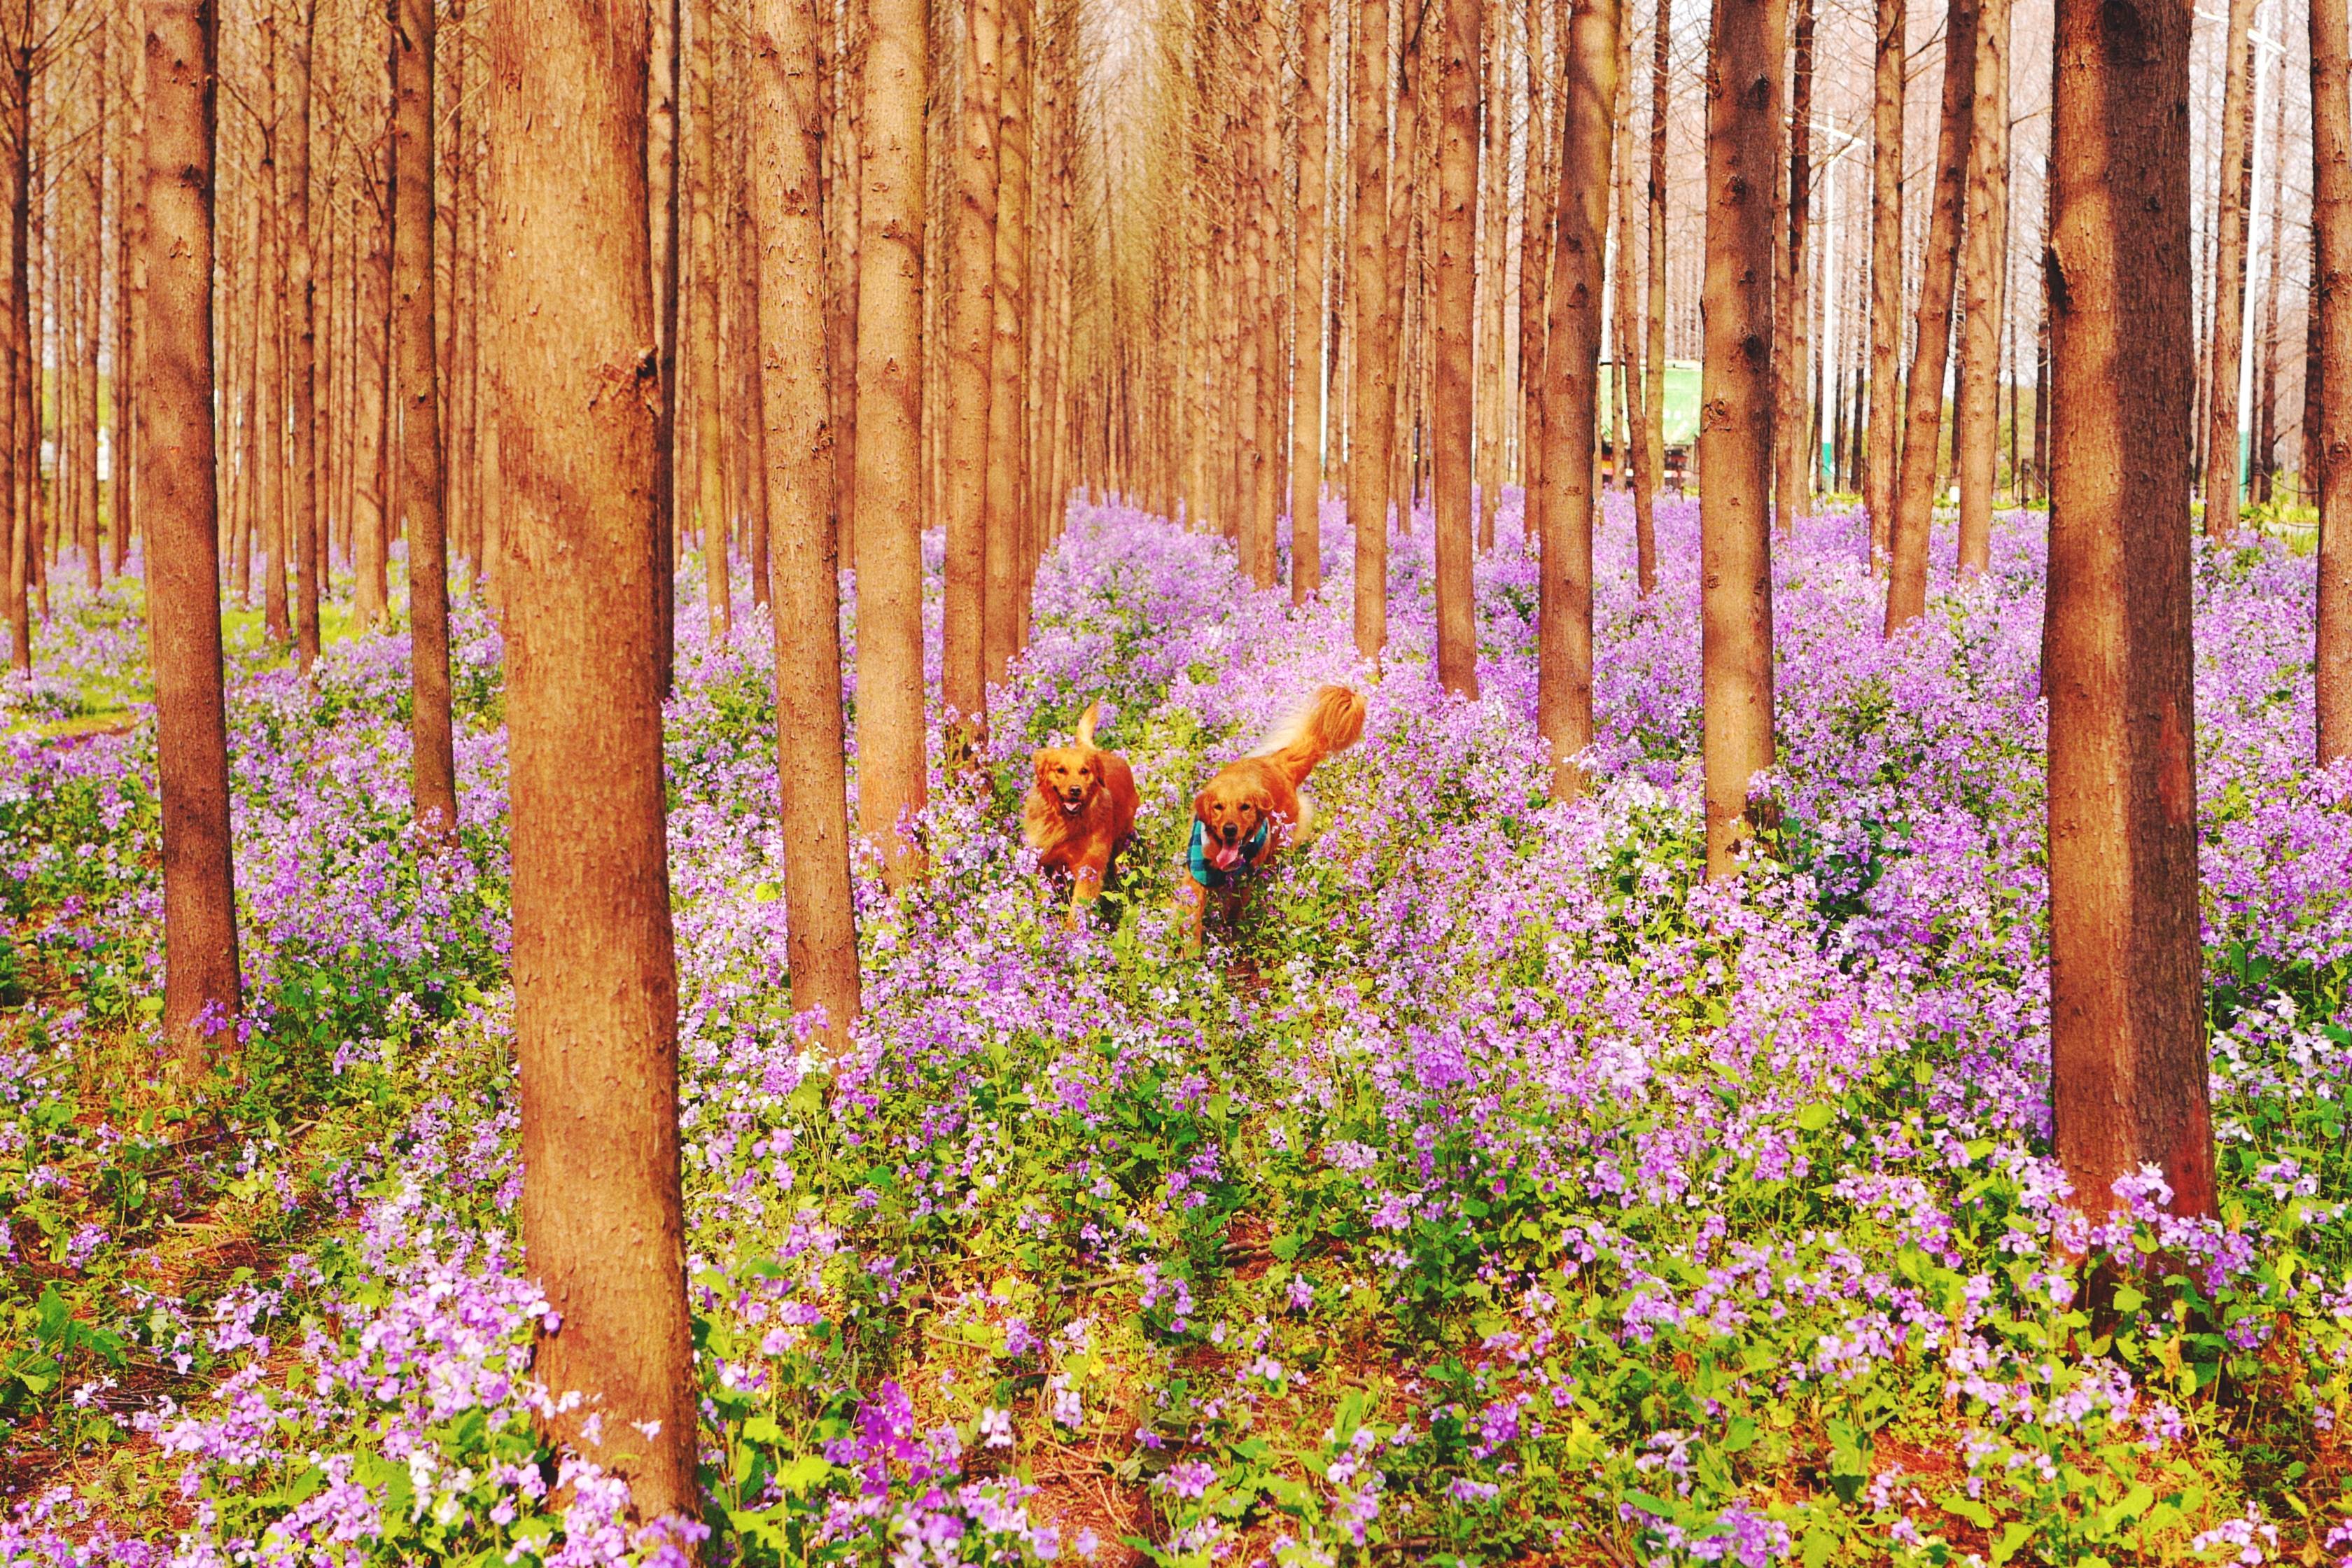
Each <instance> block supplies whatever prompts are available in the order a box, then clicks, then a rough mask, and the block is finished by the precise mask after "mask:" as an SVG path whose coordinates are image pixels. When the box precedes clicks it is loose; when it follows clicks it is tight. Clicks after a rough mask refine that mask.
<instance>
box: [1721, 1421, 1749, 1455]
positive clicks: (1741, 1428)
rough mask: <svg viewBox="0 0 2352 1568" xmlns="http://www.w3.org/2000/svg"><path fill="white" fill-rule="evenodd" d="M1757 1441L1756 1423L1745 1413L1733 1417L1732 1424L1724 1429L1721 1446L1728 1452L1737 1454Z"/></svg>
mask: <svg viewBox="0 0 2352 1568" xmlns="http://www.w3.org/2000/svg"><path fill="white" fill-rule="evenodd" d="M1755 1441H1756V1423H1755V1422H1753V1421H1750V1420H1749V1419H1748V1417H1747V1416H1745V1415H1735V1416H1733V1417H1732V1418H1731V1425H1730V1426H1728V1427H1727V1428H1726V1429H1725V1430H1724V1434H1723V1442H1722V1444H1721V1447H1722V1449H1723V1451H1724V1452H1725V1453H1727V1454H1737V1453H1738V1452H1740V1451H1741V1450H1742V1449H1745V1448H1747V1447H1748V1446H1749V1445H1751V1444H1753V1443H1754V1442H1755Z"/></svg>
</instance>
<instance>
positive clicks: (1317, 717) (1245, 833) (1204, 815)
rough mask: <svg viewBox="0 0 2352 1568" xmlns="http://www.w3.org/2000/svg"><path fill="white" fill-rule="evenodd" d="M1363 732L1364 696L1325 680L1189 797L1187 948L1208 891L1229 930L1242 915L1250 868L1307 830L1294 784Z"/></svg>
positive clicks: (1181, 889) (1184, 893)
mask: <svg viewBox="0 0 2352 1568" xmlns="http://www.w3.org/2000/svg"><path fill="white" fill-rule="evenodd" d="M1363 732H1364V700H1363V699H1362V698H1360V697H1359V696H1357V695H1356V694H1355V693H1354V692H1352V691H1350V690H1349V689H1347V688H1346V687H1344V686H1327V687H1325V688H1323V689H1321V690H1320V691H1318V692H1317V693H1316V694H1315V700H1313V701H1312V702H1310V703H1309V704H1308V705H1307V707H1306V708H1305V709H1304V710H1301V711H1300V712H1299V713H1297V715H1296V716H1294V717H1293V718H1292V719H1291V720H1290V721H1288V722H1287V723H1286V724H1284V725H1282V726H1281V727H1280V728H1279V729H1277V730H1276V731H1275V732H1274V733H1273V734H1272V735H1269V736H1268V737H1267V738H1266V739H1265V742H1264V743H1263V744H1261V745H1260V746H1259V747H1258V748H1257V750H1256V751H1255V752H1251V753H1250V754H1249V755H1248V756H1246V757H1243V758H1241V759H1239V760H1238V761H1235V762H1232V763H1226V764H1225V765H1224V766H1223V768H1221V769H1219V770H1218V772H1217V776H1216V777H1214V778H1213V779H1211V780H1210V781H1209V783H1208V785H1207V787H1206V788H1204V789H1202V791H1201V793H1200V794H1199V795H1196V796H1194V797H1193V801H1192V843H1191V845H1190V846H1189V847H1188V848H1187V849H1186V851H1185V857H1184V858H1185V868H1186V872H1187V875H1186V876H1185V878H1184V880H1183V881H1182V882H1181V884H1180V885H1179V886H1178V888H1177V894H1176V897H1177V902H1178V903H1179V904H1180V905H1181V907H1182V909H1183V910H1184V913H1185V916H1186V928H1187V929H1186V938H1187V943H1186V945H1187V951H1189V952H1200V950H1201V942H1202V931H1203V928H1204V926H1205V924H1206V922H1207V919H1208V905H1209V895H1210V894H1211V893H1214V894H1216V895H1217V896H1218V901H1219V902H1220V903H1221V904H1222V905H1223V910H1224V921H1225V924H1226V926H1227V927H1228V928H1229V929H1230V928H1231V927H1232V926H1233V925H1234V923H1235V922H1236V921H1239V920H1240V918H1241V910H1242V904H1243V902H1244V899H1245V898H1246V897H1247V894H1248V890H1249V883H1250V881H1252V880H1254V879H1255V874H1256V873H1258V872H1260V871H1263V870H1265V868H1267V867H1268V866H1270V865H1272V864H1273V863H1274V859H1275V857H1276V855H1277V854H1279V853H1280V852H1281V851H1282V850H1283V849H1284V848H1286V847H1289V846H1292V845H1296V844H1299V843H1303V842H1304V841H1305V839H1306V837H1307V835H1308V834H1309V833H1311V832H1312V831H1313V830H1314V826H1315V807H1314V804H1313V803H1312V802H1311V801H1309V800H1308V799H1307V796H1306V795H1305V794H1304V793H1303V792H1302V789H1301V786H1302V785H1304V784H1306V782H1307V774H1309V773H1313V772H1314V771H1315V765H1316V764H1317V763H1320V762H1321V761H1322V760H1323V759H1324V758H1325V757H1327V756H1328V755H1329V754H1330V753H1332V752H1338V751H1343V750H1345V749H1346V748H1348V747H1349V746H1352V745H1354V744H1355V743H1356V742H1357V740H1358V738H1359V737H1360V736H1361V735H1362V734H1363Z"/></svg>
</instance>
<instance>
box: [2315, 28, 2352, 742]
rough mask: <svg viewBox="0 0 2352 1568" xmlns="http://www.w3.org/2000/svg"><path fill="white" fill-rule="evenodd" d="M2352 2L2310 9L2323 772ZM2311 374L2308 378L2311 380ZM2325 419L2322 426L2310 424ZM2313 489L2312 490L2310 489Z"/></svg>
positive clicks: (2343, 698) (2350, 453)
mask: <svg viewBox="0 0 2352 1568" xmlns="http://www.w3.org/2000/svg"><path fill="white" fill-rule="evenodd" d="M2345 12H2346V5H2345V0H2311V189H2312V203H2311V235H2312V273H2313V279H2312V282H2313V287H2312V294H2313V303H2314V304H2315V305H2316V306H2317V314H2316V324H2315V328H2314V330H2313V333H2312V337H2313V347H2314V348H2315V350H2316V352H2315V353H2314V354H2313V355H2312V356H2311V360H2310V363H2311V365H2312V367H2313V368H2314V369H2316V370H2317V371H2318V373H2319V374H2318V375H2317V376H2315V377H2313V378H2312V380H2313V381H2314V382H2315V386H2313V387H2311V388H2309V389H2307V392H2306V397H2305V403H2306V410H2305V412H2306V420H2305V428H2306V429H2309V430H2314V432H2315V434H2316V435H2317V437H2318V440H2317V442H2316V444H2315V445H2314V444H2311V443H2306V445H2305V453H2304V459H2303V463H2304V467H2305V468H2306V469H2309V468H2317V469H2318V485H2317V488H2318V491H2319V611H2318V617H2317V625H2316V628H2315V653H2316V660H2317V667H2318V680H2317V685H2318V692H2317V706H2318V740H2319V762H2320V765H2321V766H2323V767H2325V766H2326V765H2327V764H2329V763H2334V762H2336V761H2337V760H2339V759H2340V758H2342V757H2344V756H2346V755H2347V754H2352V396H2347V394H2346V389H2347V388H2352V44H2347V39H2346V37H2345V31H2346V16H2345ZM2306 374H2308V373H2306ZM2311 414H2316V416H2317V418H2316V419H2315V420H2313V419H2311V418H2309V417H2308V416H2310V415H2311ZM2304 483H2305V487H2306V488H2309V487H2310V486H2311V483H2312V481H2311V480H2309V479H2305V481H2304Z"/></svg>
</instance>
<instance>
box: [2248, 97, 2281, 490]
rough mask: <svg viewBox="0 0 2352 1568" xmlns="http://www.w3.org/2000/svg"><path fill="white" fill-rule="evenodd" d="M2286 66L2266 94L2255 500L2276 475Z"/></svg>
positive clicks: (2274, 484) (2273, 486) (2269, 487)
mask: <svg viewBox="0 0 2352 1568" xmlns="http://www.w3.org/2000/svg"><path fill="white" fill-rule="evenodd" d="M2285 199H2286V68H2285V67H2284V65H2282V66H2281V67H2280V68H2279V86H2278V90H2277V91H2276V92H2274V93H2273V94H2272V95H2271V203H2270V213H2271V254H2270V268H2269V270H2268V271H2266V272H2265V273H2264V274H2263V317H2262V340H2261V344H2260V347H2259V349H2258V351H2257V352H2258V353H2259V355H2260V357H2259V359H2258V360H2257V362H2256V363H2257V364H2258V366H2259V375H2258V383H2257V384H2258V393H2259V399H2260V401H2259V402H2258V404H2257V405H2256V412H2255V416H2254V451H2253V465H2252V467H2253V472H2252V483H2253V487H2254V497H2253V499H2254V500H2257V501H2270V500H2274V499H2275V497H2276V493H2277V489H2278V486H2277V476H2278V460H2277V452H2278V368H2279V367H2278V346H2279V338H2278V307H2279V275H2280V274H2281V273H2282V272H2284V271H2285V270H2286V268H2285V267H2284V265H2282V263H2284V261H2285V259H2286V207H2285V205H2284V202H2285Z"/></svg>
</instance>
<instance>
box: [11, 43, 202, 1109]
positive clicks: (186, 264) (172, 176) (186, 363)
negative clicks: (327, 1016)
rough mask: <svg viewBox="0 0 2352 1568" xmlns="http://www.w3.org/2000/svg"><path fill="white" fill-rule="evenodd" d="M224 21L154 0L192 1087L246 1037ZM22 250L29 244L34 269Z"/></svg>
mask: <svg viewBox="0 0 2352 1568" xmlns="http://www.w3.org/2000/svg"><path fill="white" fill-rule="evenodd" d="M216 26H217V19H216V16H215V12H214V11H213V9H212V7H211V5H209V4H207V3H206V0H148V4H147V11H146V37H145V40H144V46H143V47H144V48H145V51H146V55H147V98H146V102H145V104H144V109H145V111H146V116H147V147H146V168H145V171H144V175H145V179H146V184H147V215H148V222H147V285H148V305H147V309H148V326H149V328H150V331H149V333H148V337H147V341H146V342H145V343H144V344H143V345H142V347H143V348H144V350H145V357H144V358H143V359H142V362H141V363H140V366H139V382H140V389H139V400H140V405H141V406H142V408H144V409H145V410H146V414H145V423H146V440H147V450H146V458H147V546H148V555H147V631H148V638H149V646H150V648H151V651H152V658H153V661H154V674H155V753H156V766H157V773H158V775H159V778H160V781H161V785H162V795H163V1034H164V1037H165V1039H166V1040H167V1041H169V1042H170V1045H171V1048H172V1050H173V1054H174V1055H175V1056H176V1058H178V1061H179V1063H180V1068H181V1071H182V1073H183V1075H184V1077H185V1078H186V1079H190V1080H192V1081H193V1080H194V1079H197V1078H198V1077H199V1076H200V1075H202V1074H203V1073H205V1071H206V1070H208V1069H209V1068H211V1067H212V1066H213V1065H214V1061H215V1047H216V1046H219V1047H227V1046H232V1045H234V1044H235V1041H236V1034H235V1032H234V1031H235V1026H236V1018H237V1014H238V1012H239V1010H240V999H239V995H238V985H237V952H236V882H235V870H234V866H233V862H232V859H231V857H230V852H229V816H228V716H227V706H226V699H225V695H224V692H223V689H222V681H221V626H220V542H219V541H220V534H219V531H218V530H217V528H216V526H215V521H216V520H215V504H216V497H215V490H214V488H213V454H214V447H213V330H212V325H213V153H214V144H215V111H214V99H213V93H214V83H215V81H216V80H217V79H218V67H217V55H216V47H217V37H216V32H215V28H216ZM24 80H26V78H24V77H20V78H19V81H20V82H22V81H24ZM16 123H17V125H18V127H19V128H20V129H21V128H22V127H23V126H24V124H25V123H26V121H25V120H24V118H23V117H22V115H21V114H20V115H19V118H18V119H17V121H16ZM18 146H19V148H20V149H21V147H22V146H23V143H22V142H19V143H18ZM18 167H19V168H20V169H21V168H22V167H23V164H22V163H21V162H20V163H19V164H18ZM17 234H18V237H19V238H20V239H21V238H22V236H23V234H24V230H23V228H22V227H19V228H18V230H17ZM23 256H24V248H23V247H22V245H21V244H20V245H19V246H18V247H17V252H16V257H17V262H16V264H17V266H19V267H20V268H21V266H22V262H23ZM20 276H21V274H20Z"/></svg>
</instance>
